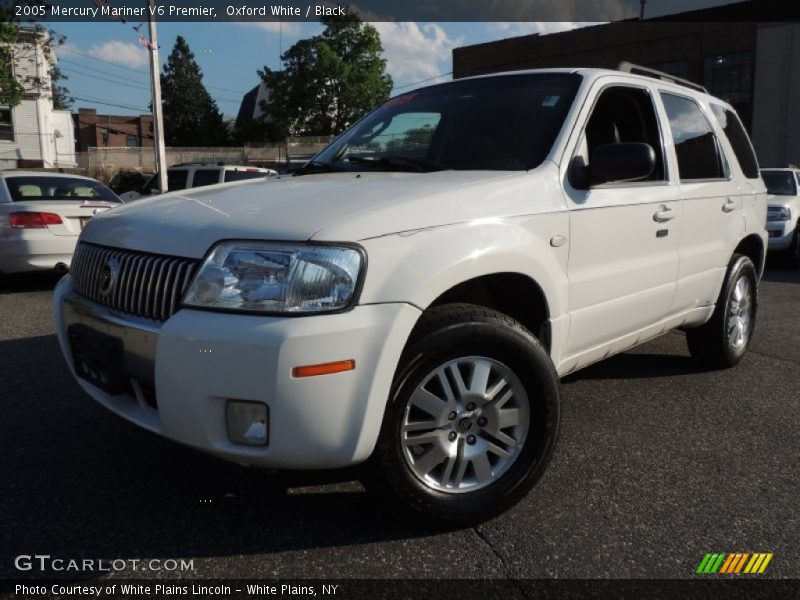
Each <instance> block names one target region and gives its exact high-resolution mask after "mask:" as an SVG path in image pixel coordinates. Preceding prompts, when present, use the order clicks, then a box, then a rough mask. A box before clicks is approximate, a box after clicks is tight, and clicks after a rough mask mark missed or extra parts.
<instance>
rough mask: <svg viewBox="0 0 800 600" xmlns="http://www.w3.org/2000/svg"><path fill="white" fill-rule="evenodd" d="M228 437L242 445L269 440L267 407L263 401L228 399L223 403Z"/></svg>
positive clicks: (261, 443)
mask: <svg viewBox="0 0 800 600" xmlns="http://www.w3.org/2000/svg"><path fill="white" fill-rule="evenodd" d="M225 420H226V423H227V427H228V439H230V441H232V442H233V443H234V444H241V445H244V446H266V445H267V443H268V442H269V407H268V406H267V405H266V404H264V403H263V402H254V401H251V400H228V401H227V402H226V404H225Z"/></svg>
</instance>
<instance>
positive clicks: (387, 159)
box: [347, 156, 447, 173]
mask: <svg viewBox="0 0 800 600" xmlns="http://www.w3.org/2000/svg"><path fill="white" fill-rule="evenodd" d="M347 160H348V161H350V162H351V163H360V164H364V165H375V166H376V167H381V168H382V169H384V170H385V171H393V170H399V169H402V170H404V171H406V170H409V169H411V170H413V171H418V172H420V173H430V172H432V171H444V170H446V169H447V167H445V166H443V165H440V164H438V163H435V162H432V161H429V160H425V159H422V158H410V157H408V156H381V157H380V158H367V157H365V156H348V157H347Z"/></svg>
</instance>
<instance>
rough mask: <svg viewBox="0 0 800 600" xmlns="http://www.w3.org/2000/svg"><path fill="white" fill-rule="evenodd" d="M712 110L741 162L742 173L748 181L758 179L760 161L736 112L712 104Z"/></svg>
mask: <svg viewBox="0 0 800 600" xmlns="http://www.w3.org/2000/svg"><path fill="white" fill-rule="evenodd" d="M711 109H712V110H713V111H714V117H716V119H717V122H718V123H719V126H720V127H721V128H722V131H724V132H725V137H727V138H728V141H729V142H730V144H731V147H732V148H733V153H734V154H735V155H736V160H737V161H739V166H740V167H741V168H742V173H744V175H745V177H747V178H748V179H758V177H759V174H760V173H759V170H758V159H757V158H756V153H755V151H754V150H753V145H752V144H751V143H750V138H749V137H748V136H747V132H746V131H745V129H744V125H742V122H741V120H740V119H739V117H738V116H737V115H736V113H735V112H733V111H731V110H728V109H727V108H724V107H722V106H719V105H718V104H712V105H711Z"/></svg>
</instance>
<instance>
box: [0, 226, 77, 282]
mask: <svg viewBox="0 0 800 600" xmlns="http://www.w3.org/2000/svg"><path fill="white" fill-rule="evenodd" d="M16 233H18V232H16ZM77 243H78V236H77V235H75V236H72V235H53V234H52V233H51V232H49V231H48V230H47V229H30V230H25V231H24V234H23V235H0V273H6V274H7V275H8V274H11V273H21V272H24V271H42V270H49V269H53V268H55V267H56V265H58V264H60V263H63V264H64V265H66V266H67V267H69V266H70V263H71V262H72V255H73V254H74V253H75V246H76V245H77Z"/></svg>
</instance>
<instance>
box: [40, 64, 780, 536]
mask: <svg viewBox="0 0 800 600" xmlns="http://www.w3.org/2000/svg"><path fill="white" fill-rule="evenodd" d="M765 200H766V190H765V187H764V183H763V181H762V180H761V178H760V175H759V171H758V165H757V163H756V158H755V155H754V153H753V149H752V147H751V145H750V142H749V140H748V138H747V135H746V133H745V132H744V129H743V128H742V125H741V123H740V121H739V119H738V117H737V116H736V114H735V113H734V111H733V109H732V108H731V107H730V106H729V105H728V104H726V103H724V102H722V101H720V100H717V99H715V98H712V97H711V96H709V95H708V94H707V93H705V92H703V91H702V90H701V89H700V90H699V89H697V88H696V86H691V85H690V84H688V83H686V84H681V83H676V82H675V81H673V80H671V79H667V78H666V77H665V76H664V77H663V78H658V76H657V75H651V76H642V75H636V74H633V73H627V72H619V71H608V70H594V69H573V70H563V69H562V70H541V71H525V72H515V73H507V74H500V75H492V76H487V77H478V78H471V79H463V80H457V81H454V82H450V83H446V84H442V85H437V86H432V87H428V88H424V89H418V90H414V91H413V92H410V93H407V94H403V95H402V96H399V97H396V98H393V99H392V100H390V101H388V102H387V103H386V104H384V105H383V106H381V107H380V108H378V109H376V110H375V111H374V112H372V113H371V114H369V115H368V116H367V117H365V118H364V119H362V120H361V121H359V122H358V123H357V124H356V125H355V126H353V127H352V128H351V129H350V130H348V131H347V132H345V133H344V134H343V135H341V136H340V137H339V138H337V139H336V140H335V141H334V142H333V143H332V144H331V145H330V146H329V147H328V148H326V149H325V150H323V151H322V152H321V153H320V154H319V155H317V156H316V157H315V159H313V160H312V161H311V162H309V163H308V164H307V165H306V166H305V167H304V168H303V169H302V170H301V171H300V172H299V173H298V174H296V175H295V176H294V177H281V178H277V179H273V180H271V181H267V182H244V183H241V184H232V185H229V186H225V187H221V188H217V189H214V190H206V191H203V190H197V191H194V190H192V191H191V192H190V193H187V192H182V193H181V194H180V195H169V194H168V195H166V196H163V197H161V198H160V199H158V200H157V201H152V200H143V201H142V202H138V203H136V204H135V205H127V206H125V207H123V208H121V209H119V210H117V211H114V213H113V214H109V215H108V216H107V217H106V216H104V215H101V216H99V217H98V218H97V219H95V220H93V221H92V222H91V223H90V224H89V226H88V227H87V228H86V229H85V230H84V232H83V235H82V238H81V243H80V245H79V249H78V254H77V255H76V258H75V261H74V266H73V271H72V273H71V275H70V276H68V277H66V278H65V279H64V280H63V281H62V282H61V283H60V284H59V285H58V288H57V290H56V293H55V310H56V318H57V329H58V335H59V340H60V343H61V348H62V350H63V352H64V356H65V357H66V360H67V362H68V363H69V365H70V367H71V369H72V370H73V372H74V373H75V375H76V376H77V379H78V382H79V383H80V385H81V386H82V387H83V389H84V390H85V391H86V392H87V393H88V394H89V395H91V396H92V397H93V398H94V399H95V400H97V401H98V402H100V403H101V404H102V405H104V406H106V407H107V408H109V409H110V410H112V411H113V412H115V413H117V414H119V415H121V416H123V417H124V418H126V419H128V420H130V421H132V422H133V423H135V424H137V425H139V426H141V427H144V428H146V429H149V430H151V431H153V432H156V433H158V434H160V435H163V436H165V437H167V438H170V439H172V440H176V441H178V442H181V443H183V444H187V445H189V446H192V447H194V448H197V449H200V450H203V451H205V452H209V453H211V454H214V455H216V456H219V457H222V458H224V459H227V460H230V461H234V462H237V463H241V464H248V465H257V466H264V467H274V468H281V469H318V468H334V467H344V466H346V465H353V464H357V463H366V465H365V466H366V468H365V470H364V473H365V481H366V482H367V484H368V486H370V487H372V488H373V489H377V490H379V491H383V492H389V493H387V494H386V497H387V498H390V499H391V500H392V502H393V503H394V504H395V505H396V506H398V507H400V508H402V509H404V510H405V511H406V512H407V513H408V514H411V515H414V516H415V517H416V518H417V519H421V520H425V521H426V522H433V523H436V524H444V525H448V526H450V525H453V524H463V523H470V522H476V521H479V520H482V519H486V518H489V517H491V516H492V515H495V514H497V513H498V512H500V511H502V510H504V509H505V508H507V507H509V506H510V505H511V504H513V503H514V502H515V501H517V500H518V499H519V498H521V497H522V496H523V495H524V494H525V493H526V492H527V491H528V490H529V489H530V488H531V487H532V486H533V484H534V483H535V482H536V480H537V479H538V478H539V477H540V476H541V475H542V473H543V471H544V470H545V467H546V466H547V464H548V461H549V460H550V456H551V454H552V452H553V447H554V444H555V441H556V436H557V433H558V426H559V419H560V414H561V409H560V399H559V383H558V382H559V377H560V376H563V375H566V374H567V373H572V372H573V371H576V370H578V369H581V368H583V367H585V366H586V365H589V364H591V363H594V362H596V361H599V360H602V359H604V358H606V357H608V356H610V355H612V354H615V353H618V352H622V351H624V350H626V349H628V348H631V347H632V346H635V345H636V344H640V343H642V342H644V341H645V340H648V339H650V338H652V337H655V336H658V335H660V334H662V333H664V332H667V331H669V330H671V329H674V328H683V329H685V330H687V338H688V343H689V349H690V351H691V353H692V355H693V356H695V357H696V358H697V359H699V360H701V361H703V362H705V363H707V364H709V365H713V366H715V367H720V368H724V367H730V366H733V365H735V364H736V363H738V362H739V360H740V359H741V358H742V356H743V354H744V353H745V351H746V350H747V347H748V344H749V343H750V339H751V336H752V333H753V326H754V323H755V316H756V299H757V295H756V294H757V289H758V282H759V277H760V274H761V270H762V267H763V264H764V256H765V249H766V245H767V238H766V231H765V221H766V204H765ZM120 232H124V233H123V234H122V235H120Z"/></svg>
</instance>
